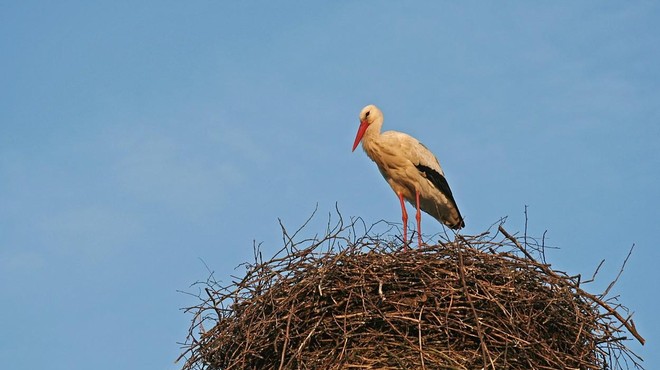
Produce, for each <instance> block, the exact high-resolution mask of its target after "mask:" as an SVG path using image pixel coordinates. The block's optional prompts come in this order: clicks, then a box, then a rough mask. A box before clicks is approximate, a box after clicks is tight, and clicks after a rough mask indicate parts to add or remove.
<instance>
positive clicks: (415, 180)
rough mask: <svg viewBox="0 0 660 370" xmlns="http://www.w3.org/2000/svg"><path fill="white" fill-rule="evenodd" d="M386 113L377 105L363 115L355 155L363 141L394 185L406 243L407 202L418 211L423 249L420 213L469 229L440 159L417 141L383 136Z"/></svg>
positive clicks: (390, 134) (395, 135)
mask: <svg viewBox="0 0 660 370" xmlns="http://www.w3.org/2000/svg"><path fill="white" fill-rule="evenodd" d="M382 126H383V113H382V112H381V111H380V109H378V108H377V107H376V106H375V105H367V106H366V107H364V108H363V109H362V111H361V112H360V128H359V129H358V132H357V136H356V137H355V142H354V143H353V151H355V148H357V146H358V144H359V143H360V141H362V148H363V149H364V151H365V152H366V153H367V155H368V156H369V158H371V160H373V161H374V162H376V165H378V169H379V170H380V173H381V174H382V175H383V177H384V178H385V180H387V182H388V183H389V184H390V186H391V187H392V190H394V192H395V193H396V195H397V196H398V197H399V202H400V203H401V214H402V215H401V218H402V219H403V240H404V243H405V244H407V243H408V239H407V228H408V213H407V212H406V206H405V204H404V202H403V200H404V199H405V200H407V201H408V202H410V204H412V205H414V206H416V208H417V214H416V219H417V237H418V242H419V245H420V246H421V245H422V231H421V219H422V215H421V212H420V209H421V210H422V211H424V212H426V213H428V214H429V215H431V216H433V217H434V218H435V219H437V220H438V221H440V222H442V223H443V224H445V225H447V226H448V227H450V228H452V229H460V228H462V227H465V222H463V218H462V217H461V213H460V212H459V211H458V207H457V206H456V201H455V200H454V196H453V195H452V193H451V190H450V189H449V184H448V183H447V180H446V179H445V175H444V173H443V172H442V168H441V167H440V162H438V159H437V158H436V157H435V156H434V155H433V153H431V151H429V150H428V149H427V148H426V147H425V146H424V145H423V144H422V143H420V142H419V141H417V139H415V138H414V137H412V136H410V135H408V134H404V133H402V132H397V131H386V132H383V133H381V132H380V130H381V127H382Z"/></svg>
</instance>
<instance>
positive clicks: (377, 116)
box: [353, 104, 383, 151]
mask: <svg viewBox="0 0 660 370" xmlns="http://www.w3.org/2000/svg"><path fill="white" fill-rule="evenodd" d="M382 120H383V112H381V111H380V109H378V107H376V106H375V105H373V104H369V105H367V106H366V107H364V108H362V111H361V112H360V128H358V132H357V135H356V136H355V142H354V143H353V151H355V148H357V146H358V144H360V141H361V140H362V136H364V133H365V131H367V128H369V125H371V124H372V123H374V122H376V121H380V122H382Z"/></svg>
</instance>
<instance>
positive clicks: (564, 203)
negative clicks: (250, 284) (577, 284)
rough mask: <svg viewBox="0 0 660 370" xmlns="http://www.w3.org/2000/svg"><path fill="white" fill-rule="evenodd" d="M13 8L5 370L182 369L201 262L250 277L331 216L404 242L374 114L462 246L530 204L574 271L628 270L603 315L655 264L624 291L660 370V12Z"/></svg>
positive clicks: (528, 7) (4, 87) (76, 4)
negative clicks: (369, 121) (432, 165)
mask: <svg viewBox="0 0 660 370" xmlns="http://www.w3.org/2000/svg"><path fill="white" fill-rule="evenodd" d="M239 3H240V4H239ZM247 3H249V4H250V5H246V4H247ZM0 8H1V11H0V50H2V52H1V57H0V71H1V73H0V86H1V88H0V291H1V292H2V304H1V305H0V364H1V365H0V366H1V367H2V368H6V369H13V370H22V369H25V370H27V369H36V368H47V369H63V370H64V369H67V370H69V369H86V368H89V366H90V364H93V366H94V367H95V368H97V369H131V368H135V369H177V368H179V367H180V364H179V365H175V364H173V361H174V359H175V358H176V357H177V355H178V354H179V351H180V350H179V346H178V345H177V342H178V341H182V340H183V339H184V338H185V335H186V331H187V328H188V325H189V320H190V317H189V316H187V315H185V314H184V313H183V312H181V311H180V308H182V307H185V306H188V305H191V304H193V303H195V300H194V299H193V298H191V297H189V296H187V295H184V294H181V293H178V292H177V290H186V291H194V289H192V288H190V287H189V285H190V284H191V283H193V282H195V281H197V280H204V279H205V278H206V277H207V275H208V272H207V270H206V268H205V266H204V263H202V260H203V261H204V262H205V263H206V264H207V265H208V266H209V267H210V268H211V269H213V270H214V271H215V274H216V277H217V278H218V279H221V280H224V281H229V275H230V274H237V273H239V274H240V273H241V272H242V270H241V269H238V270H235V269H234V268H235V266H237V265H238V264H239V263H241V262H243V261H248V260H250V259H251V255H252V241H253V240H256V241H258V242H263V250H264V255H265V256H268V255H270V254H272V253H273V252H274V251H276V250H278V249H279V248H280V246H281V238H280V235H279V226H278V224H277V218H278V217H279V218H281V219H282V220H283V222H284V223H285V224H286V225H290V227H291V228H295V227H297V226H299V225H300V224H301V223H302V222H303V221H304V220H305V219H306V218H307V217H308V216H309V214H310V213H311V212H312V210H313V209H314V208H315V205H316V204H317V203H318V208H319V214H320V216H319V218H320V220H319V222H318V224H313V225H312V228H311V229H308V230H307V235H312V234H315V233H319V232H322V231H323V230H322V227H321V225H323V224H324V218H325V215H326V214H327V213H328V212H331V211H332V210H333V209H334V205H335V202H337V203H338V205H339V208H340V209H341V211H342V213H343V214H344V216H345V217H351V216H361V217H363V218H364V219H365V220H366V221H367V222H375V221H378V220H380V219H386V220H389V221H393V222H398V221H399V220H400V213H399V204H398V201H397V199H396V198H395V196H394V194H393V193H392V191H391V190H390V189H389V187H388V185H387V184H386V183H385V181H383V179H382V178H381V177H380V174H379V173H378V171H377V169H376V167H375V165H374V164H373V163H372V162H371V161H370V160H369V159H368V158H367V157H366V156H365V155H364V153H363V152H362V151H361V150H356V151H355V153H351V150H350V149H351V145H352V143H353V139H354V137H355V132H356V130H357V126H358V113H359V111H360V109H361V108H362V107H363V106H365V105H366V104H369V103H374V104H377V105H379V107H380V108H381V109H382V110H383V112H384V114H385V126H384V127H385V129H395V130H400V131H404V132H407V133H409V134H412V135H413V136H416V137H417V138H419V139H420V140H421V141H422V142H424V144H426V146H428V147H429V148H430V149H431V150H432V151H433V152H434V153H435V154H436V155H437V156H438V157H439V159H440V162H441V163H442V165H443V167H444V169H445V173H446V175H447V178H448V180H449V183H450V185H451V187H452V189H453V191H454V194H455V196H456V200H457V202H458V204H459V206H460V208H461V211H462V213H463V214H464V216H465V217H466V222H467V228H466V229H465V230H464V231H465V233H471V234H476V233H480V232H482V231H484V230H485V229H486V228H487V227H488V226H489V225H491V224H492V223H494V222H496V221H497V220H498V219H499V218H500V217H503V216H508V217H509V219H508V221H507V224H506V227H507V228H508V229H509V231H511V232H515V231H520V230H522V229H523V226H524V222H523V221H524V217H523V210H524V206H525V205H528V206H529V219H530V220H529V221H530V225H529V228H530V233H531V234H534V235H541V234H542V233H543V232H544V231H545V230H547V238H548V243H549V244H551V245H554V246H558V247H560V248H561V249H559V250H553V251H551V252H550V253H549V255H548V260H549V262H551V263H552V264H553V266H554V267H555V268H557V269H560V270H564V271H568V272H569V273H571V274H578V273H581V274H583V275H586V276H590V275H591V273H592V272H593V271H594V269H595V267H596V266H597V265H598V263H599V262H600V260H601V259H606V263H605V266H604V268H603V269H602V270H601V273H600V275H599V280H598V282H597V283H596V284H593V285H591V286H590V289H591V290H592V291H593V292H595V293H598V292H600V291H602V289H603V288H604V287H605V286H607V284H608V283H609V282H610V281H611V280H612V279H613V278H614V277H615V276H616V273H617V271H618V269H619V266H620V263H621V262H622V261H623V259H624V257H625V256H626V254H627V252H628V249H629V247H630V245H631V244H632V243H636V249H635V251H634V253H633V255H632V257H631V259H630V261H629V262H628V267H627V269H626V271H625V272H624V275H623V276H622V278H621V279H620V281H619V283H618V285H617V286H616V287H615V289H614V291H613V293H614V294H616V295H619V296H620V301H621V303H624V304H625V305H627V306H628V307H630V308H631V309H632V310H634V311H635V312H636V313H635V318H636V320H635V322H636V324H637V326H638V328H639V330H640V332H641V333H642V335H644V336H645V337H646V339H647V340H648V344H647V345H646V346H645V347H643V348H642V347H640V346H638V345H636V344H635V343H632V342H631V343H630V345H631V346H632V348H634V349H636V350H637V351H638V353H639V354H640V355H641V356H642V357H644V358H645V359H646V365H647V368H648V369H654V368H660V347H659V346H658V344H657V341H658V339H660V334H658V333H659V332H660V324H659V320H658V318H657V309H658V306H660V298H659V297H660V294H659V293H660V290H659V289H658V281H660V280H659V277H658V260H659V258H660V253H659V252H658V250H659V247H658V232H659V231H660V230H659V228H658V221H659V219H660V217H659V216H660V211H659V209H660V190H659V189H660V186H658V185H659V182H660V181H659V180H660V156H659V154H658V149H659V143H660V89H659V88H658V87H659V86H660V67H659V66H660V42H658V35H660V5H658V3H657V2H650V1H649V2H618V1H583V2H577V3H576V2H560V3H557V2H522V1H518V2H516V1H509V2H504V3H497V4H495V3H488V4H485V3H480V2H444V1H427V2H417V3H416V4H415V5H412V4H410V3H406V4H403V3H401V2H384V1H362V2H354V1H333V2H323V3H321V2H314V3H312V2H286V1H285V2H266V1H260V2H217V1H197V2H195V1H192V2H191V1H142V2H139V3H136V2H127V1H112V2H110V1H107V2H89V1H59V2H50V1H16V2H12V3H11V4H10V3H9V2H4V4H3V5H2V6H1V7H0ZM423 222H424V224H425V225H426V228H425V231H427V232H429V233H435V232H439V231H441V230H442V228H441V226H440V225H439V224H438V223H436V222H435V221H433V219H431V218H430V217H428V216H425V218H424V221H423Z"/></svg>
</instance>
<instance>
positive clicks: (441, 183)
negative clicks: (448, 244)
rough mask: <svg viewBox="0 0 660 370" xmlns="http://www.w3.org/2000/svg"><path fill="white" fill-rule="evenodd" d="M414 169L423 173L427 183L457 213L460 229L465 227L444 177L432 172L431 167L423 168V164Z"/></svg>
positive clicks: (434, 171)
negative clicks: (427, 180)
mask: <svg viewBox="0 0 660 370" xmlns="http://www.w3.org/2000/svg"><path fill="white" fill-rule="evenodd" d="M415 167H416V168H417V169H418V170H419V172H421V173H423V174H424V176H426V178H427V179H429V181H431V183H432V184H433V186H435V187H436V188H438V190H440V191H441V192H442V194H444V195H445V196H446V197H447V199H449V201H450V202H451V204H452V205H453V206H454V208H456V212H458V217H459V218H460V219H461V225H460V226H461V227H465V223H464V222H463V216H461V212H460V211H459V210H458V205H456V201H455V200H454V195H453V194H452V193H451V189H450V188H449V183H448V182H447V179H445V177H444V176H442V175H441V174H440V173H439V172H438V171H436V170H434V169H433V168H431V167H428V166H425V165H423V164H417V165H415Z"/></svg>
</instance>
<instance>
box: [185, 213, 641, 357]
mask: <svg viewBox="0 0 660 370" xmlns="http://www.w3.org/2000/svg"><path fill="white" fill-rule="evenodd" d="M283 231H284V241H285V248H284V249H283V250H282V251H280V253H279V254H278V255H277V256H275V257H274V258H272V259H271V260H269V261H266V262H264V261H263V260H262V259H261V257H260V252H259V251H258V248H255V263H253V264H247V265H246V269H247V273H246V275H245V276H244V277H241V278H236V281H234V282H232V283H231V284H229V285H226V286H223V285H221V284H219V283H218V282H216V281H215V280H214V279H213V278H211V279H209V281H207V282H205V283H202V284H203V285H204V286H203V289H202V290H200V294H199V295H198V296H199V297H200V298H201V299H202V300H201V303H200V304H199V305H196V306H194V307H190V308H188V309H187V310H188V311H189V312H192V313H193V314H194V318H193V322H192V326H191V328H190V333H189V336H188V339H187V340H186V343H184V353H183V354H182V357H185V358H186V362H185V364H184V366H183V368H184V369H185V370H188V369H223V370H229V369H624V368H630V367H631V366H633V367H636V368H641V366H640V365H639V362H640V361H641V359H640V358H639V357H637V356H636V355H635V354H634V353H632V352H630V351H629V350H628V349H627V348H626V347H625V346H624V344H623V340H624V339H626V337H625V334H626V333H630V334H632V335H633V336H635V337H636V338H637V339H638V340H639V341H640V342H642V343H643V339H642V338H641V336H639V334H637V331H636V329H635V327H634V325H633V323H632V320H630V318H629V317H628V318H624V317H623V316H621V314H620V312H619V311H621V310H623V311H625V312H627V310H626V309H625V307H623V306H621V305H614V304H610V303H609V302H608V301H607V300H605V297H603V296H602V295H598V296H597V295H592V294H589V293H587V292H585V291H584V290H583V289H582V288H581V287H580V282H579V277H570V276H568V275H566V274H565V273H562V272H559V271H555V270H552V269H551V268H550V267H549V265H547V264H545V263H542V262H539V261H537V259H535V258H533V257H532V254H536V255H539V256H540V257H541V258H540V259H541V260H542V259H543V256H542V253H539V252H540V250H539V249H534V248H532V246H530V245H529V244H525V245H524V246H523V245H521V244H520V243H519V242H518V241H517V240H516V238H514V237H513V236H511V235H509V234H508V233H507V232H506V231H505V230H504V229H503V228H502V227H501V226H500V228H499V232H497V233H495V235H494V236H493V235H491V233H484V234H482V235H480V236H474V237H467V236H461V235H456V236H455V238H454V239H453V240H451V241H448V240H445V241H444V242H438V244H435V245H427V246H424V247H422V248H412V249H406V248H405V247H402V246H401V243H400V242H396V241H394V240H391V239H389V240H388V239H385V238H382V237H379V236H361V237H356V236H355V223H353V224H351V225H349V226H344V225H343V223H342V221H341V219H340V221H339V222H338V223H337V225H336V226H334V227H333V228H329V230H328V232H327V235H326V236H325V237H322V238H314V239H307V240H303V241H300V242H295V241H294V238H295V235H294V237H290V236H289V234H288V233H287V232H286V230H285V229H284V228H283ZM362 235H368V233H366V232H365V233H364V234H362ZM496 238H500V239H499V241H496ZM537 247H538V246H537Z"/></svg>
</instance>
